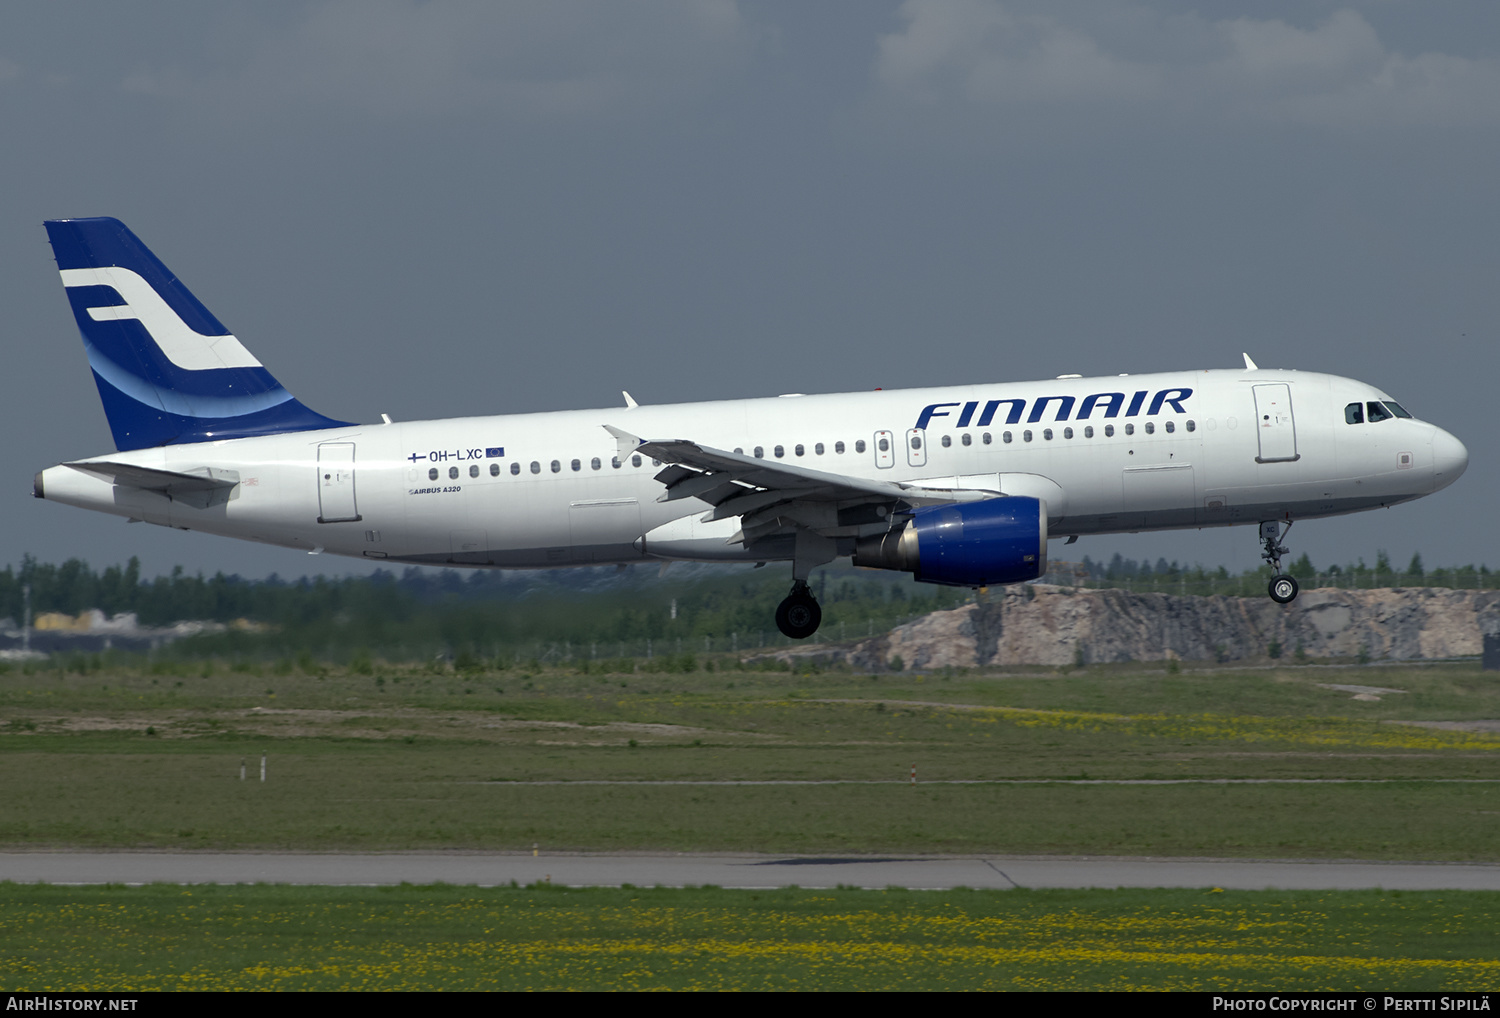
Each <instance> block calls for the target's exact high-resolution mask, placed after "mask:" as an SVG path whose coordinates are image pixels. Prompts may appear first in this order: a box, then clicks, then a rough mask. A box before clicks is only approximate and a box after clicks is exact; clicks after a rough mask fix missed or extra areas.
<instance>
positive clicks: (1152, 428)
mask: <svg viewBox="0 0 1500 1018" xmlns="http://www.w3.org/2000/svg"><path fill="white" fill-rule="evenodd" d="M1146 434H1148V435H1154V434H1156V425H1155V423H1153V422H1152V421H1147V422H1146Z"/></svg>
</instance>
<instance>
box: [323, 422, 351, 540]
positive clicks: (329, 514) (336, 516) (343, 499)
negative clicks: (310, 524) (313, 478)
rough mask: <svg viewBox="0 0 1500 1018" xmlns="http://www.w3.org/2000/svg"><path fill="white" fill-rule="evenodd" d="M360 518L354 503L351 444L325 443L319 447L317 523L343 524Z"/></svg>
mask: <svg viewBox="0 0 1500 1018" xmlns="http://www.w3.org/2000/svg"><path fill="white" fill-rule="evenodd" d="M358 519H359V506H358V505H357V504H356V503H355V501H354V443H353V442H324V443H323V444H321V445H319V446H318V522H319V523H344V522H348V521H354V520H358Z"/></svg>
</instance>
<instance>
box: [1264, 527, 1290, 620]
mask: <svg viewBox="0 0 1500 1018" xmlns="http://www.w3.org/2000/svg"><path fill="white" fill-rule="evenodd" d="M1291 529H1292V524H1291V522H1290V521H1288V522H1287V525H1286V530H1282V529H1281V523H1280V521H1278V520H1264V521H1262V523H1261V525H1260V543H1261V546H1262V548H1263V549H1264V550H1263V551H1262V552H1261V553H1260V557H1261V558H1263V559H1265V560H1266V561H1267V562H1269V563H1271V568H1272V569H1274V570H1276V575H1275V576H1273V577H1271V583H1270V585H1269V586H1268V588H1267V589H1268V591H1269V592H1270V594H1271V600H1272V601H1275V602H1276V603H1277V604H1290V603H1291V602H1292V601H1294V600H1295V599H1296V597H1297V578H1296V577H1295V576H1292V575H1291V574H1290V573H1286V572H1283V571H1282V568H1281V556H1283V555H1285V554H1287V553H1288V551H1289V549H1288V548H1287V546H1286V545H1284V544H1282V543H1281V539H1282V538H1284V537H1285V536H1286V535H1287V532H1288V531H1290V530H1291Z"/></svg>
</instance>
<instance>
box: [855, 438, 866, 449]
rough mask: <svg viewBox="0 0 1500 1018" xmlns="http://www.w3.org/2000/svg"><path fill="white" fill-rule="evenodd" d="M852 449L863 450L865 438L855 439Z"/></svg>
mask: <svg viewBox="0 0 1500 1018" xmlns="http://www.w3.org/2000/svg"><path fill="white" fill-rule="evenodd" d="M854 451H855V452H864V451H865V440H864V439H862V438H860V439H856V440H855V442H854Z"/></svg>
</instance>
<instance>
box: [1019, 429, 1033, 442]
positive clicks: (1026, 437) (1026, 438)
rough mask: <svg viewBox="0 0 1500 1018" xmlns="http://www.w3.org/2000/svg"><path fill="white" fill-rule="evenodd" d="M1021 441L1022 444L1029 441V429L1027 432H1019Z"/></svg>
mask: <svg viewBox="0 0 1500 1018" xmlns="http://www.w3.org/2000/svg"><path fill="white" fill-rule="evenodd" d="M1021 440H1022V441H1023V442H1029V441H1031V429H1029V428H1028V429H1027V430H1025V431H1023V432H1021Z"/></svg>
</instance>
